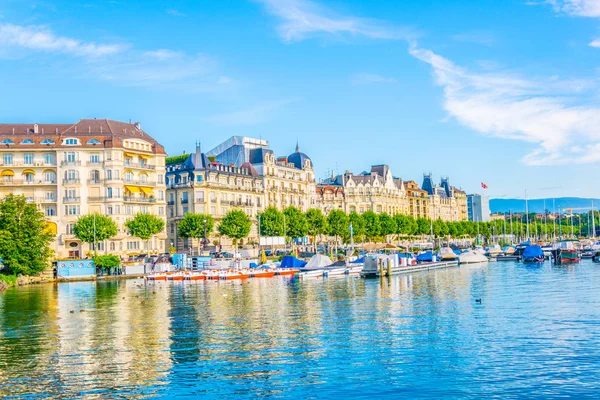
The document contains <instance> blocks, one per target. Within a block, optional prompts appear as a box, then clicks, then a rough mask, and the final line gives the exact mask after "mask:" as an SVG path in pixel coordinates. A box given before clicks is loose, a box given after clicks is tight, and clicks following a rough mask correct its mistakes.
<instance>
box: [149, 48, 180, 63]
mask: <svg viewBox="0 0 600 400" xmlns="http://www.w3.org/2000/svg"><path fill="white" fill-rule="evenodd" d="M144 54H145V55H146V56H148V57H152V58H156V59H158V60H161V61H164V60H168V59H172V58H176V57H181V56H182V55H183V54H182V53H181V52H179V51H173V50H169V49H158V50H153V51H147V52H145V53H144Z"/></svg>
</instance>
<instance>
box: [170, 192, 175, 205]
mask: <svg viewBox="0 0 600 400" xmlns="http://www.w3.org/2000/svg"><path fill="white" fill-rule="evenodd" d="M174 199H175V197H174V196H173V193H169V201H170V202H171V203H172V202H173V201H174Z"/></svg>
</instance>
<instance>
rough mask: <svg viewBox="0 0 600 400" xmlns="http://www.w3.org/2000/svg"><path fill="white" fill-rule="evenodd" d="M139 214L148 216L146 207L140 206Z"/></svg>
mask: <svg viewBox="0 0 600 400" xmlns="http://www.w3.org/2000/svg"><path fill="white" fill-rule="evenodd" d="M140 212H141V213H142V214H148V206H140Z"/></svg>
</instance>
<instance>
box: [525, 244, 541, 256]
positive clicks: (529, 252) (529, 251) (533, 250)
mask: <svg viewBox="0 0 600 400" xmlns="http://www.w3.org/2000/svg"><path fill="white" fill-rule="evenodd" d="M538 257H544V250H542V248H541V247H540V246H527V247H526V248H525V250H524V251H523V258H538Z"/></svg>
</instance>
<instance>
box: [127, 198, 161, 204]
mask: <svg viewBox="0 0 600 400" xmlns="http://www.w3.org/2000/svg"><path fill="white" fill-rule="evenodd" d="M123 201H124V202H125V203H155V202H156V199H154V198H151V197H135V196H131V197H129V196H125V197H123Z"/></svg>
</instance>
